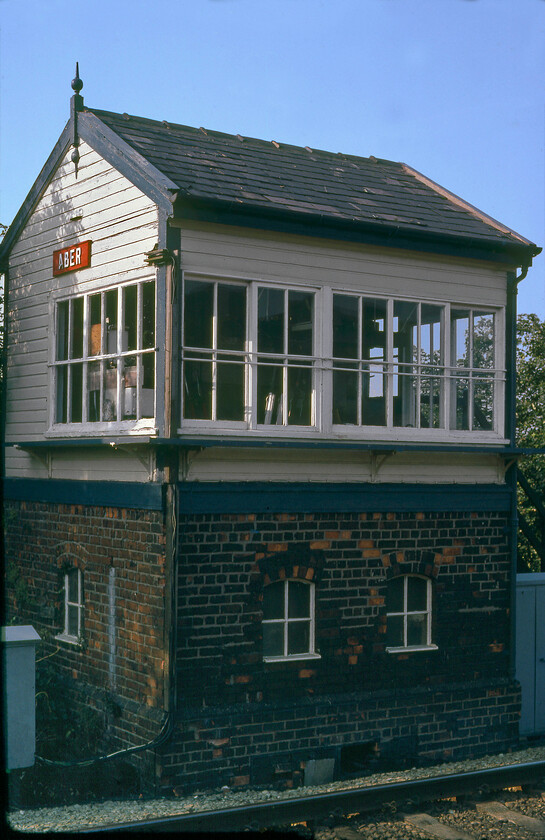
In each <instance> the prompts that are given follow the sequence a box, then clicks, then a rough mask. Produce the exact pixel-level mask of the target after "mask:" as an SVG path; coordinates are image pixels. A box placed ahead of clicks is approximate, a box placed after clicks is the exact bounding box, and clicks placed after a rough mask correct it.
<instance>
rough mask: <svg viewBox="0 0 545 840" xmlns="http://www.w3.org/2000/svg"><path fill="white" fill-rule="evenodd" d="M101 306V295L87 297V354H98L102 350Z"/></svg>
mask: <svg viewBox="0 0 545 840" xmlns="http://www.w3.org/2000/svg"><path fill="white" fill-rule="evenodd" d="M101 312H102V306H101V296H100V294H98V295H91V296H90V297H89V353H88V355H89V356H99V355H100V354H101V352H102V320H101V318H102V316H101Z"/></svg>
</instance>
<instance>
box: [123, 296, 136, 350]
mask: <svg viewBox="0 0 545 840" xmlns="http://www.w3.org/2000/svg"><path fill="white" fill-rule="evenodd" d="M123 330H124V334H123V340H122V349H123V350H125V351H126V350H137V349H138V347H137V345H138V290H137V287H136V286H127V288H126V289H123ZM125 345H126V346H125Z"/></svg>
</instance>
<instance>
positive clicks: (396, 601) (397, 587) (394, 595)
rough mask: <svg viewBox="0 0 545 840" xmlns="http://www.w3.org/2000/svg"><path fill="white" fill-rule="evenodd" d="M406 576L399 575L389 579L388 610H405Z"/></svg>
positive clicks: (394, 611) (393, 611)
mask: <svg viewBox="0 0 545 840" xmlns="http://www.w3.org/2000/svg"><path fill="white" fill-rule="evenodd" d="M404 591H405V578H403V577H397V578H393V579H392V580H390V581H388V612H389V613H391V612H392V613H397V612H403V610H404V606H403V604H404V601H403V598H404Z"/></svg>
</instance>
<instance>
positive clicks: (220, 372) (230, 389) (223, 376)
mask: <svg viewBox="0 0 545 840" xmlns="http://www.w3.org/2000/svg"><path fill="white" fill-rule="evenodd" d="M240 361H241V362H242V359H241V360H240ZM216 401H217V406H216V415H217V417H216V419H217V420H244V365H243V364H237V363H236V362H235V360H234V359H232V360H230V361H226V362H225V363H223V364H222V363H221V362H218V366H217V394H216Z"/></svg>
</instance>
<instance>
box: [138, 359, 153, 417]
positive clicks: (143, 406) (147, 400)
mask: <svg viewBox="0 0 545 840" xmlns="http://www.w3.org/2000/svg"><path fill="white" fill-rule="evenodd" d="M141 363H142V391H141V392H140V417H154V416H155V354H154V353H143V354H142V357H141Z"/></svg>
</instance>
